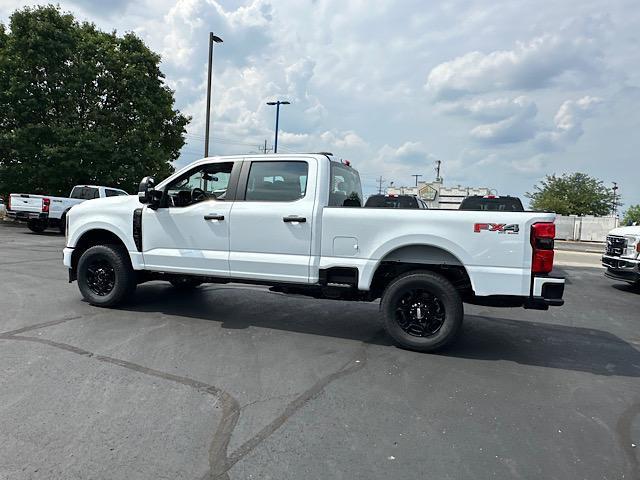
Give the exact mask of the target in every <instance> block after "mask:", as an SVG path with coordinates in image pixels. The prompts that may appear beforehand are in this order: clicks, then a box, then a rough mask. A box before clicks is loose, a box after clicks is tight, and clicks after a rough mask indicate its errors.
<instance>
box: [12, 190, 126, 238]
mask: <svg viewBox="0 0 640 480" xmlns="http://www.w3.org/2000/svg"><path fill="white" fill-rule="evenodd" d="M121 195H128V193H127V192H125V191H124V190H121V189H119V188H110V187H100V186H96V185H76V186H75V187H73V189H72V190H71V194H70V195H69V198H65V197H53V196H51V195H33V194H27V193H12V194H11V195H9V207H8V209H7V217H9V218H12V219H14V220H18V221H24V222H27V226H28V227H29V229H30V230H31V231H33V232H37V233H40V232H43V231H44V230H45V229H47V228H49V227H51V228H58V229H60V231H61V232H62V233H64V230H65V223H66V222H65V220H66V215H67V212H68V211H69V209H70V208H71V207H73V206H74V205H77V204H79V203H82V202H84V201H85V200H92V199H94V198H105V197H116V196H121Z"/></svg>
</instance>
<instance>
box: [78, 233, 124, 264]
mask: <svg viewBox="0 0 640 480" xmlns="http://www.w3.org/2000/svg"><path fill="white" fill-rule="evenodd" d="M95 245H118V246H120V247H122V248H123V249H124V250H126V251H127V252H128V251H129V249H128V248H127V245H126V244H125V242H124V240H122V238H121V237H120V236H119V235H118V234H116V233H114V232H113V231H111V230H107V229H105V228H91V229H87V230H86V231H84V232H82V234H80V236H79V237H78V239H77V240H76V242H75V247H74V249H73V254H72V255H71V270H72V271H73V272H75V271H76V270H77V267H78V261H79V260H80V257H81V256H82V254H83V253H84V252H86V251H87V250H88V249H89V248H91V247H93V246H95ZM129 261H131V255H130V254H129Z"/></svg>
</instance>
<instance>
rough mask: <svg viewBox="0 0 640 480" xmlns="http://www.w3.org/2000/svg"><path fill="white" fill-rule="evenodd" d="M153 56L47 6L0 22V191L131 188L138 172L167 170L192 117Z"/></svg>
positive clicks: (132, 41)
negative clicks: (96, 186) (180, 107)
mask: <svg viewBox="0 0 640 480" xmlns="http://www.w3.org/2000/svg"><path fill="white" fill-rule="evenodd" d="M159 62H160V56H159V55H157V54H155V53H154V52H152V51H151V50H149V49H148V48H147V46H146V45H145V44H144V43H143V42H142V40H140V39H139V38H138V37H137V36H136V35H134V34H133V33H127V34H125V35H124V36H122V37H118V36H117V35H116V33H115V32H113V33H105V32H101V31H99V30H98V29H97V28H96V27H95V25H93V24H91V23H78V22H77V21H76V20H75V19H74V17H73V15H71V14H70V13H64V12H62V11H61V10H60V8H59V7H54V6H51V5H50V6H44V7H35V8H24V9H22V10H17V11H15V12H14V13H13V14H12V15H11V18H10V22H9V28H8V29H7V28H6V27H5V26H4V25H2V24H0V193H1V194H7V193H9V192H10V191H13V192H16V191H23V192H46V193H50V194H59V195H60V194H67V193H68V192H69V189H70V188H71V186H72V185H75V184H77V183H97V184H104V185H109V186H118V187H121V188H124V189H125V190H127V191H129V192H132V191H135V189H136V186H137V183H138V182H139V181H140V179H141V178H142V177H143V176H144V175H157V176H159V177H166V176H167V175H169V174H170V173H171V172H172V171H173V167H172V165H171V163H170V162H171V161H173V160H175V159H176V158H177V157H178V155H179V152H180V149H181V148H182V146H183V145H184V137H183V134H184V132H185V126H186V125H187V123H188V121H189V118H187V117H185V116H184V115H182V114H181V113H180V112H179V111H177V110H175V109H174V98H173V92H172V91H171V90H170V89H169V88H168V87H167V86H166V85H165V83H164V75H163V74H162V72H161V71H160V69H159V66H158V65H159Z"/></svg>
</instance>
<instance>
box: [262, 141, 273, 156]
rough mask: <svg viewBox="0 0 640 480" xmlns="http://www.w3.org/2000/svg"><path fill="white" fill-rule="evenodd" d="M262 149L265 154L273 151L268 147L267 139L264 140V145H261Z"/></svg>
mask: <svg viewBox="0 0 640 480" xmlns="http://www.w3.org/2000/svg"><path fill="white" fill-rule="evenodd" d="M261 150H262V153H263V154H264V155H266V154H267V153H269V152H270V151H271V149H270V148H267V140H266V139H265V140H264V147H261Z"/></svg>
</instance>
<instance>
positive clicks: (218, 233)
mask: <svg viewBox="0 0 640 480" xmlns="http://www.w3.org/2000/svg"><path fill="white" fill-rule="evenodd" d="M240 164H241V162H212V163H207V164H200V165H198V166H196V167H194V168H193V169H191V170H189V171H187V172H185V173H184V174H183V175H181V176H179V177H178V178H176V179H174V180H172V181H171V182H170V183H169V184H167V186H166V187H165V188H164V189H163V196H162V200H161V203H160V207H159V208H157V209H156V210H154V209H152V208H150V207H148V206H146V207H145V208H144V210H143V213H142V254H143V258H144V263H145V268H146V269H148V270H155V271H163V272H175V273H192V274H200V275H211V276H220V277H227V276H228V275H229V214H230V212H231V205H232V203H233V200H232V199H233V190H234V188H235V183H236V182H237V177H238V175H239V170H240Z"/></svg>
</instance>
